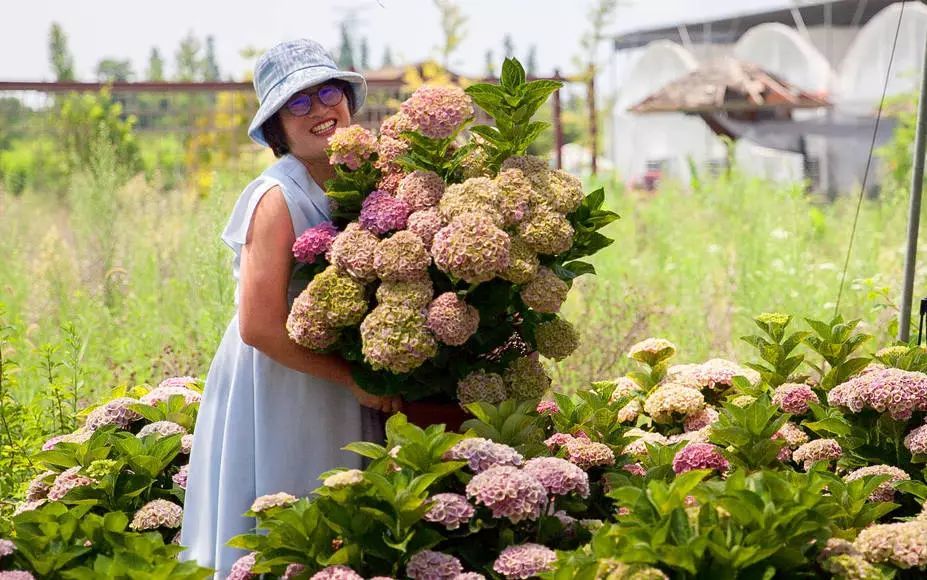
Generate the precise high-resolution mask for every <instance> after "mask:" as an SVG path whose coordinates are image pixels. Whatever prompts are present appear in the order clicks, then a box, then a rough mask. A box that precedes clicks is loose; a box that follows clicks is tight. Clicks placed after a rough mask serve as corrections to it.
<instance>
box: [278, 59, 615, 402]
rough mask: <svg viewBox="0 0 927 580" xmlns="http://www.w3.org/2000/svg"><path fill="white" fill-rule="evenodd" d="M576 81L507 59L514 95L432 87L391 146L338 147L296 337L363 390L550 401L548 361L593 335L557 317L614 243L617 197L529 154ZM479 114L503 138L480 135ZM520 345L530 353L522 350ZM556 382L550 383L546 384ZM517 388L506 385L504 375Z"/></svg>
mask: <svg viewBox="0 0 927 580" xmlns="http://www.w3.org/2000/svg"><path fill="white" fill-rule="evenodd" d="M560 86H561V84H560V83H559V82H553V81H542V80H538V81H531V82H528V81H527V80H526V78H525V73H524V70H523V68H522V67H521V65H520V64H519V63H518V62H517V61H515V60H514V59H508V60H506V62H505V64H504V66H503V70H502V78H501V83H500V84H499V85H490V84H476V85H473V86H470V87H468V88H466V89H461V88H458V87H446V86H427V85H426V86H422V87H421V88H419V89H418V90H416V91H415V92H414V93H413V94H412V95H411V96H410V97H409V98H408V99H407V100H406V101H405V102H404V103H402V106H401V107H400V110H399V112H398V113H396V114H395V115H393V116H391V117H389V118H387V119H386V120H385V121H384V122H383V124H382V126H381V127H380V131H379V135H378V136H376V135H374V134H372V133H370V132H369V131H366V130H364V129H362V128H360V127H356V126H352V127H347V128H343V129H340V130H338V131H336V133H335V134H334V135H333V136H332V137H331V139H330V142H329V146H330V158H331V162H332V164H333V165H334V166H335V171H336V177H335V179H333V180H331V181H330V182H329V183H327V184H326V190H327V195H328V197H329V199H330V205H331V207H332V221H331V222H326V223H323V224H320V225H317V226H314V227H313V228H310V229H309V230H307V231H306V232H305V233H303V234H302V235H300V236H299V238H298V239H297V241H296V244H295V245H294V247H293V254H294V258H295V264H296V266H295V271H296V272H297V275H299V276H301V277H303V278H305V279H306V280H307V287H306V289H305V290H304V291H303V292H302V294H300V296H299V297H298V298H297V299H296V300H295V302H294V304H293V306H292V309H291V313H290V316H289V319H288V322H287V329H288V331H289V334H290V337H291V338H292V339H293V340H294V341H296V342H297V343H299V344H301V345H303V346H305V347H307V348H309V349H312V350H315V351H324V352H334V353H337V354H339V355H341V356H342V357H344V358H345V359H346V360H348V361H349V362H351V363H352V365H353V367H354V371H355V372H354V375H355V379H356V380H357V382H358V384H359V385H360V386H361V387H363V388H364V389H366V390H368V391H370V392H372V393H375V394H399V395H402V396H403V398H405V399H406V400H409V401H414V400H420V399H427V400H431V401H438V402H461V403H463V404H468V403H473V402H478V401H486V402H489V403H498V402H500V401H502V400H504V399H506V398H510V397H514V398H520V399H532V398H533V399H538V398H540V397H541V396H542V395H543V394H544V392H545V391H546V389H547V387H548V386H549V384H550V380H549V378H548V377H547V376H546V372H545V371H544V370H543V367H542V366H541V365H540V364H536V363H530V364H529V363H527V362H523V361H521V362H520V359H521V358H522V357H523V355H524V354H527V353H526V352H525V351H526V350H527V351H528V352H532V351H533V352H537V353H539V354H540V355H541V356H544V357H546V358H549V359H551V360H558V361H559V360H562V359H564V358H565V357H567V356H569V355H570V354H571V353H573V352H574V351H575V350H576V348H577V346H578V337H579V334H578V333H577V332H576V331H575V329H573V327H572V326H571V325H570V323H569V322H567V321H566V320H563V319H561V318H559V317H558V316H557V312H558V311H559V310H560V306H561V304H562V303H563V302H564V300H565V299H566V296H567V293H568V292H569V289H570V286H571V284H572V281H573V279H575V278H576V277H577V276H579V275H582V274H587V273H594V270H593V268H592V266H591V265H589V264H587V263H586V262H583V261H582V258H584V257H587V256H590V255H592V254H594V253H595V252H597V251H598V250H600V249H602V248H604V247H605V246H607V245H608V244H609V243H611V240H609V239H608V238H606V237H605V236H603V235H602V234H600V233H598V232H597V230H599V229H600V228H602V227H603V226H605V225H606V224H608V223H610V222H611V221H613V220H614V219H616V218H617V217H618V216H617V215H615V214H614V213H612V212H609V211H606V210H603V209H602V208H601V206H602V204H603V202H604V193H603V191H602V190H598V191H596V192H594V193H592V194H590V195H588V196H587V195H585V194H584V192H583V188H582V183H581V182H580V180H579V179H577V178H576V177H574V176H572V175H569V174H568V173H565V172H563V171H561V170H554V169H551V168H550V166H549V164H548V162H547V161H545V160H543V159H540V158H536V157H531V156H528V155H526V151H527V148H528V146H529V145H530V144H531V143H532V142H533V141H534V139H535V138H536V137H537V136H538V135H539V134H540V132H541V131H543V130H545V129H546V128H547V124H546V123H543V122H538V121H536V122H529V120H530V118H531V117H532V115H533V114H534V113H535V112H536V111H537V109H538V108H539V107H540V106H541V105H543V103H544V102H545V101H546V100H547V98H548V97H549V95H550V94H551V93H552V92H554V91H555V90H558V89H559V88H560ZM475 107H480V108H482V109H483V110H485V111H486V113H487V114H488V115H490V116H491V117H493V118H494V119H495V121H496V126H494V127H490V126H479V125H478V126H473V125H471V123H472V121H473V119H474V115H475ZM515 345H517V346H518V348H515ZM541 374H543V375H544V376H540V375H541ZM496 376H499V377H504V379H505V380H504V384H503V385H501V387H504V390H503V388H500V384H499V383H498V381H495V380H493V379H489V380H483V379H480V380H477V379H475V378H474V377H484V378H485V377H496Z"/></svg>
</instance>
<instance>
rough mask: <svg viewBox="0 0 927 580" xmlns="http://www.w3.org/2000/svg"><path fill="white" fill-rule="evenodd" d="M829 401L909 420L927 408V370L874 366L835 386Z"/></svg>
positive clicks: (853, 408)
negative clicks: (915, 413) (920, 371)
mask: <svg viewBox="0 0 927 580" xmlns="http://www.w3.org/2000/svg"><path fill="white" fill-rule="evenodd" d="M827 402H828V403H830V404H831V405H833V406H837V407H844V408H846V409H848V410H850V411H852V412H853V413H859V412H860V411H862V410H863V409H864V408H870V409H873V410H875V411H877V412H879V413H884V412H888V414H889V415H890V416H891V418H892V419H895V420H896V421H905V420H907V419H909V418H910V417H911V414H912V413H913V412H914V411H927V374H924V373H919V372H914V371H905V370H901V369H896V368H874V369H872V370H871V371H868V372H864V373H862V374H860V375H858V376H856V377H854V378H852V379H850V380H849V381H847V382H845V383H842V384H840V385H837V386H836V387H834V388H833V389H831V390H830V391H829V392H828V393H827Z"/></svg>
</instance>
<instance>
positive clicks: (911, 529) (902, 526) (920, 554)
mask: <svg viewBox="0 0 927 580" xmlns="http://www.w3.org/2000/svg"><path fill="white" fill-rule="evenodd" d="M853 547H854V548H855V549H856V550H857V551H859V553H860V554H862V555H863V556H864V557H865V558H866V560H868V561H869V562H872V563H876V564H878V563H887V564H891V565H894V566H897V567H899V568H902V569H905V570H906V569H909V568H923V567H924V566H927V522H925V521H922V520H915V521H910V522H902V523H897V524H878V525H874V526H870V527H868V528H865V529H863V530H862V531H861V532H860V533H859V535H858V536H857V537H856V540H854V541H853Z"/></svg>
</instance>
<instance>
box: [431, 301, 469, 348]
mask: <svg viewBox="0 0 927 580" xmlns="http://www.w3.org/2000/svg"><path fill="white" fill-rule="evenodd" d="M479 326H480V313H479V311H478V310H477V309H476V308H474V307H473V306H471V305H469V304H467V303H466V302H464V301H463V299H461V298H460V296H458V295H457V294H456V293H454V292H445V293H444V294H441V295H440V296H438V297H437V298H435V299H434V301H432V303H431V304H430V305H429V306H428V329H429V330H431V331H432V332H433V333H434V335H435V336H436V337H437V338H438V340H440V341H441V342H443V343H444V344H449V345H451V346H460V345H462V344H463V343H465V342H467V341H468V340H469V339H470V337H471V336H473V335H474V334H476V330H477V328H479Z"/></svg>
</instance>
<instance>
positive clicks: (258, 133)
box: [248, 38, 367, 147]
mask: <svg viewBox="0 0 927 580" xmlns="http://www.w3.org/2000/svg"><path fill="white" fill-rule="evenodd" d="M332 79H339V80H343V81H346V82H347V83H349V85H350V87H351V92H352V93H353V99H351V101H352V102H353V108H352V109H351V114H354V113H355V112H356V111H357V110H358V109H360V108H361V106H363V104H364V100H365V99H366V98H367V81H365V80H364V77H363V76H361V75H359V74H357V73H355V72H351V71H343V70H339V69H338V67H337V66H336V65H335V61H334V60H333V59H332V57H331V55H329V54H328V51H326V50H325V49H324V48H322V45H321V44H319V43H318V42H316V41H314V40H309V39H305V38H301V39H298V40H289V41H287V42H282V43H280V44H278V45H277V46H275V47H273V48H271V49H270V50H268V51H267V52H265V53H264V54H262V55H261V58H259V59H258V61H257V63H256V64H255V65H254V92H255V93H257V97H258V102H259V103H260V106H259V107H258V110H257V113H255V114H254V119H252V120H251V126H250V127H248V136H249V137H251V139H253V140H254V141H255V142H257V143H259V144H261V145H264V146H265V147H266V146H267V140H266V139H264V131H263V130H262V129H261V126H262V125H263V124H264V122H265V121H267V119H270V118H271V117H272V116H273V114H274V113H276V112H277V111H279V110H280V108H281V107H283V105H284V104H286V102H287V101H288V100H289V98H290V97H292V96H293V95H294V94H296V93H298V92H299V91H301V90H303V89H307V88H309V87H312V86H315V85H318V84H321V83H324V82H325V81H330V80H332Z"/></svg>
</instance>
